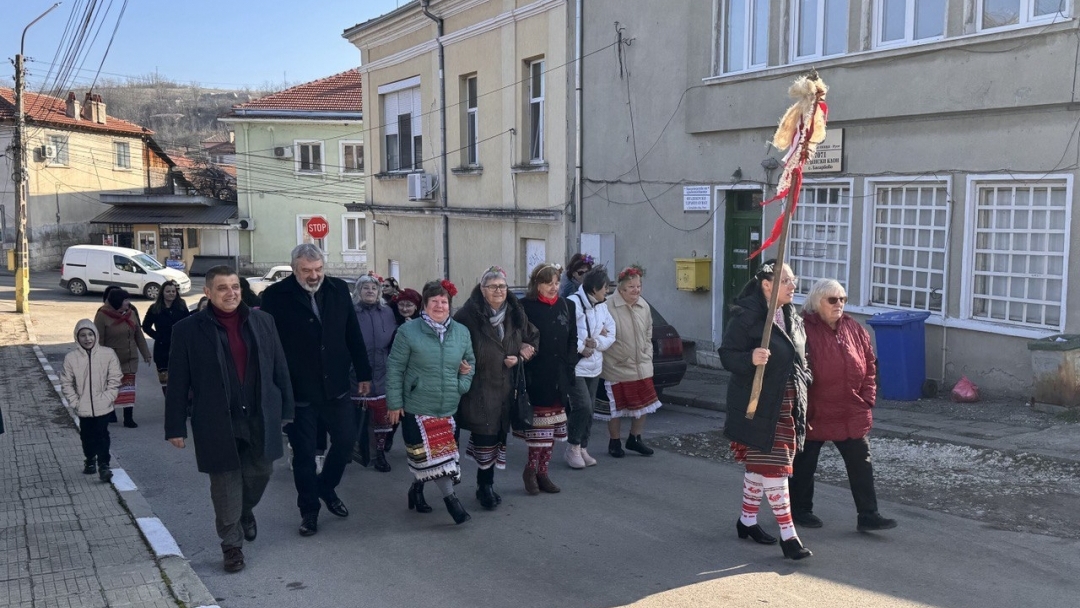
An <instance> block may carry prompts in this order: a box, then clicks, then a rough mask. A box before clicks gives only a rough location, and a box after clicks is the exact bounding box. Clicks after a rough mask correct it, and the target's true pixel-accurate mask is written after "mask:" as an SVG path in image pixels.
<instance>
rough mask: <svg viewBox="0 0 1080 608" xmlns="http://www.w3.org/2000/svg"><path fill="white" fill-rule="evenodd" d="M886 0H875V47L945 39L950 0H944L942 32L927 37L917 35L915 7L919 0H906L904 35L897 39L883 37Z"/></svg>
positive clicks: (889, 46)
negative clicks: (917, 36) (884, 38)
mask: <svg viewBox="0 0 1080 608" xmlns="http://www.w3.org/2000/svg"><path fill="white" fill-rule="evenodd" d="M885 1H886V0H874V48H876V49H888V48H894V47H900V46H911V45H915V44H925V43H927V42H934V41H936V40H944V39H945V28H946V26H947V25H948V24H947V23H946V21H947V17H948V12H949V2H948V0H943V2H944V7H943V8H942V11H941V34H940V35H938V36H927V37H925V38H916V37H915V23H916V19H915V9H916V5H917V4H918V1H919V0H904V4H905V7H904V37H903V38H899V39H897V40H883V39H882V37H883V36H884V35H885V21H884V20H885Z"/></svg>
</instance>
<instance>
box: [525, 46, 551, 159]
mask: <svg viewBox="0 0 1080 608" xmlns="http://www.w3.org/2000/svg"><path fill="white" fill-rule="evenodd" d="M545 65H546V64H545V62H544V59H534V60H533V61H530V62H529V63H528V68H529V69H528V73H529V84H528V95H529V98H528V99H529V104H528V108H529V111H528V114H527V116H526V118H525V120H526V121H528V126H529V128H528V130H527V132H528V133H529V148H528V158H529V162H530V163H532V164H542V163H543V162H544V153H545V150H544V122H545V121H544V114H545V113H546V112H545V110H546V107H545V103H544V94H545V92H546V88H547V84H546V83H545V80H546V76H547V72H546V71H545V69H544V67H545ZM537 66H539V68H540V91H539V92H538V91H536V90H534V88H533V80H534V77H533V71H534V70H535V69H536V67H537ZM534 106H535V107H537V108H538V109H537V111H536V114H537V116H538V119H537V121H536V122H535V123H534V122H533V107H534Z"/></svg>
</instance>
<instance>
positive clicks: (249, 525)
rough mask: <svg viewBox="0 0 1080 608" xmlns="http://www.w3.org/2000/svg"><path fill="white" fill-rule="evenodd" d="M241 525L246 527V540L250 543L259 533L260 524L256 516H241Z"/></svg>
mask: <svg viewBox="0 0 1080 608" xmlns="http://www.w3.org/2000/svg"><path fill="white" fill-rule="evenodd" d="M240 527H241V528H243V529H244V540H246V541H248V542H249V543H250V542H251V541H253V540H255V537H256V536H258V535H259V525H258V524H256V523H255V516H254V515H252V516H251V517H241V518H240Z"/></svg>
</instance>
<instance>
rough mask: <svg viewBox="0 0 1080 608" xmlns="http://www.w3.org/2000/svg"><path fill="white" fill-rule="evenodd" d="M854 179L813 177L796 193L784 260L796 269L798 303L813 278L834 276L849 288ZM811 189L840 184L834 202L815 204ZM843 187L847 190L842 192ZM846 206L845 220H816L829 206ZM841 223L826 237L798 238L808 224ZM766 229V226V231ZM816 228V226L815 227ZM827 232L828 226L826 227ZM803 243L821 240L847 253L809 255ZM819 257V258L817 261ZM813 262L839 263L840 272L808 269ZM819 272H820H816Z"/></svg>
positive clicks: (826, 187) (827, 212)
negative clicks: (811, 197) (830, 236)
mask: <svg viewBox="0 0 1080 608" xmlns="http://www.w3.org/2000/svg"><path fill="white" fill-rule="evenodd" d="M854 182H855V180H853V179H813V180H809V179H808V180H806V181H804V182H803V191H802V192H800V193H799V205H798V207H796V209H795V215H794V216H793V217H792V219H791V226H790V227H789V229H788V230H789V232H788V239H789V241H788V256H787V258H788V259H787V260H786V262H787V263H788V264H790V265H791V268H792V270H794V271H795V275H796V276H798V277H799V286H798V288H797V289H796V290H795V300H796V301H797V302H798V303H800V304H801V303H802V302H803V301H804V300H805V299H806V294H807V293H808V292H809V291H810V288H811V287H813V286H814V282H815V281H817V280H818V279H836V280H837V281H840V284H841V285H843V286H844V288H845V289H850V287H849V279H850V275H851V250H852V231H851V229H852V217H853V215H854V212H855V210H854V208H853V207H854V206H853V205H852V194H853V192H854V188H855V183H854ZM808 188H810V189H828V188H839V189H840V190H841V193H840V203H839V204H837V205H818V203H817V202H816V201H811V200H810V197H809V196H807V192H806V190H807V189H808ZM844 190H846V193H845V192H844ZM845 208H846V215H847V222H846V223H837V222H834V221H831V219H830V218H825V221H819V220H818V216H819V215H821V214H824V215H830V213H829V211H830V210H837V211H839V212H840V213H841V215H843V211H844V209H845ZM818 225H820V226H826V227H827V226H829V225H835V226H838V227H840V226H842V228H838V229H837V230H836V234H835V236H833V237H832V238H829V237H828V236H826V239H825V240H808V239H802V238H799V235H800V233H801V232H802V231H803V228H810V227H814V226H818ZM767 231H768V229H766V232H767ZM815 232H817V230H816V229H815ZM825 233H826V235H827V234H828V229H827V228H826V230H825ZM803 242H806V243H820V244H823V245H824V246H825V248H826V249H828V248H830V247H837V248H842V249H845V250H846V251H847V256H846V257H844V258H842V259H841V258H839V257H835V258H825V257H822V258H816V257H810V256H809V255H807V254H806V249H805V248H800V244H801V243H803ZM819 260H820V261H819ZM812 264H825V265H835V266H836V267H837V268H840V267H842V268H843V272H842V273H835V274H832V273H825V272H822V273H818V272H816V271H814V272H811V271H810V266H811V265H812ZM818 274H821V275H822V276H817V275H818Z"/></svg>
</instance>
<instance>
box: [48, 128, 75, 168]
mask: <svg viewBox="0 0 1080 608" xmlns="http://www.w3.org/2000/svg"><path fill="white" fill-rule="evenodd" d="M45 140H46V141H47V142H48V145H50V146H53V147H54V148H56V158H52V159H48V158H46V159H45V164H46V165H48V166H50V167H67V166H69V165H70V164H71V147H70V145H69V144H70V142H71V139H70V137H69V136H68V135H63V134H51V135H49V136H48V137H46V138H45Z"/></svg>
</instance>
